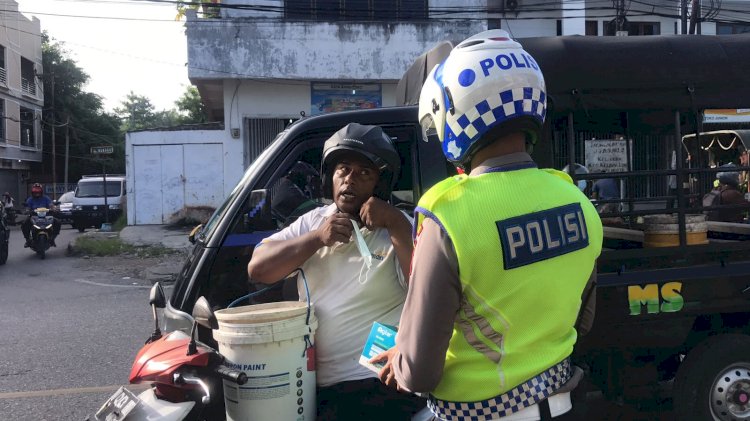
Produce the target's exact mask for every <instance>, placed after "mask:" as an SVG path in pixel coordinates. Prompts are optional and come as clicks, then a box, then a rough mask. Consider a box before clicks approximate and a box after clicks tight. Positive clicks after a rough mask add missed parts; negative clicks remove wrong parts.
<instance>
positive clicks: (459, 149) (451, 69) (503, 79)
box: [419, 29, 547, 166]
mask: <svg viewBox="0 0 750 421" xmlns="http://www.w3.org/2000/svg"><path fill="white" fill-rule="evenodd" d="M546 112H547V94H546V89H545V86H544V76H543V75H542V72H541V70H540V69H539V65H538V64H537V62H536V60H534V58H533V57H531V55H530V54H529V53H527V52H526V51H524V50H523V48H522V47H521V45H520V44H519V43H517V42H516V41H514V40H513V39H511V38H510V36H509V35H508V33H507V32H506V31H504V30H501V29H494V30H490V31H485V32H482V33H479V34H477V35H474V36H472V37H470V38H468V39H466V40H464V41H463V42H461V43H460V44H458V45H457V46H456V47H455V48H454V49H453V51H451V53H450V55H449V56H448V58H446V59H445V61H443V62H442V63H440V64H438V65H437V66H435V68H433V69H432V71H431V72H430V75H429V76H428V77H427V80H426V81H425V83H424V86H422V92H421V94H420V97H419V121H420V124H421V126H422V132H423V136H424V140H425V141H426V140H427V138H428V136H430V135H437V137H438V138H439V139H440V143H441V145H442V148H443V153H444V154H445V156H446V158H448V160H449V161H451V162H453V163H455V164H459V165H462V166H466V164H468V163H469V162H470V161H471V158H472V156H473V155H474V153H475V152H476V151H477V150H479V148H481V147H482V146H484V144H485V143H486V142H488V141H490V140H492V139H491V138H489V137H484V138H483V136H484V135H485V134H486V133H487V132H488V131H490V130H491V129H496V128H497V129H500V130H502V129H506V128H507V129H508V131H511V130H512V131H517V130H520V131H523V132H525V133H527V140H528V142H529V143H530V145H533V144H534V143H535V142H536V140H537V138H538V137H539V133H540V132H541V127H542V124H543V123H544V117H545V114H546Z"/></svg>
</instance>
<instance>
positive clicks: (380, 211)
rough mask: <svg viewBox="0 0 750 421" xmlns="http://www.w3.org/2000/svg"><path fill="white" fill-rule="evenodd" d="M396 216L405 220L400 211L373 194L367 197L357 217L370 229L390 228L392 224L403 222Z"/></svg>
mask: <svg viewBox="0 0 750 421" xmlns="http://www.w3.org/2000/svg"><path fill="white" fill-rule="evenodd" d="M396 218H400V219H402V220H404V221H405V219H404V216H403V214H402V213H401V211H399V210H398V209H396V208H395V207H393V206H391V205H390V204H389V203H388V202H385V201H383V200H381V199H378V198H377V197H375V196H372V197H370V198H369V199H367V201H366V202H365V203H363V204H362V207H361V208H360V210H359V219H360V220H361V221H362V223H363V224H364V225H365V226H366V227H367V228H368V229H370V230H373V229H375V228H386V229H390V228H391V227H392V226H394V224H396V223H398V222H403V221H400V220H399V219H396Z"/></svg>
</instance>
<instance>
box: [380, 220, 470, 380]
mask: <svg viewBox="0 0 750 421" xmlns="http://www.w3.org/2000/svg"><path fill="white" fill-rule="evenodd" d="M460 306H461V282H460V281H459V279H458V260H457V259H456V253H455V250H454V249H453V245H452V244H451V241H450V238H448V237H447V235H445V234H444V233H443V232H442V231H441V229H440V227H439V226H438V225H437V224H436V223H435V222H433V221H431V220H426V221H425V222H424V224H423V225H422V232H421V234H420V236H419V237H418V238H417V245H416V248H415V249H414V257H413V258H412V270H411V279H410V281H409V293H408V295H407V297H406V303H405V304H404V310H403V312H402V313H401V322H400V324H399V329H398V336H397V338H396V345H397V346H398V352H397V353H396V355H395V356H394V358H393V362H392V364H393V366H392V367H393V371H394V374H395V378H396V381H397V382H398V384H399V386H400V387H401V388H402V389H406V390H409V391H412V392H423V393H424V392H430V391H432V390H434V389H435V387H437V385H438V383H440V379H441V378H442V376H443V367H444V365H445V353H446V351H447V350H448V343H449V342H450V339H451V336H452V335H453V322H454V320H455V318H456V314H457V313H458V310H459V308H460Z"/></svg>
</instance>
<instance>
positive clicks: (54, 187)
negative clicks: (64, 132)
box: [50, 71, 57, 200]
mask: <svg viewBox="0 0 750 421" xmlns="http://www.w3.org/2000/svg"><path fill="white" fill-rule="evenodd" d="M50 75H51V78H52V82H51V83H52V92H50V96H51V97H52V101H51V102H52V111H50V112H51V113H52V124H51V127H52V199H53V200H57V163H56V161H57V154H56V152H55V128H56V127H55V72H54V71H53V72H51V73H50Z"/></svg>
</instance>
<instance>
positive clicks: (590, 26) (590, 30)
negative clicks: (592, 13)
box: [586, 20, 599, 36]
mask: <svg viewBox="0 0 750 421" xmlns="http://www.w3.org/2000/svg"><path fill="white" fill-rule="evenodd" d="M586 35H592V36H597V35H599V21H597V20H587V21H586Z"/></svg>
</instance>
